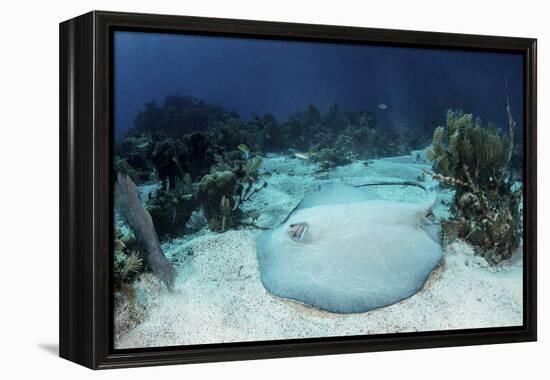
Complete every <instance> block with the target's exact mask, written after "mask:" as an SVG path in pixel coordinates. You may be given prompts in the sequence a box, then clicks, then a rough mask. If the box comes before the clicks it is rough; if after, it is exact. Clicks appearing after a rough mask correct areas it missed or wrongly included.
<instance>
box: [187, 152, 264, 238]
mask: <svg viewBox="0 0 550 380" xmlns="http://www.w3.org/2000/svg"><path fill="white" fill-rule="evenodd" d="M239 150H240V154H241V155H242V159H240V160H239V159H237V160H232V161H228V162H224V163H220V164H219V165H217V166H216V168H217V169H223V170H218V171H214V172H213V173H211V174H207V175H205V176H204V177H203V178H202V180H201V181H200V183H199V185H198V191H197V198H198V200H199V202H200V203H201V205H202V207H203V210H204V215H205V217H206V219H207V221H208V224H209V226H210V228H211V229H213V230H215V231H221V232H223V231H226V230H228V229H230V228H232V227H235V226H236V225H238V224H240V222H241V220H242V219H243V217H244V216H245V215H244V212H243V210H242V206H243V205H244V204H245V203H246V202H248V201H249V200H250V199H251V198H252V197H253V196H254V195H256V194H257V193H258V192H260V191H261V190H262V189H264V188H265V187H266V186H267V182H265V181H264V182H263V184H261V185H257V184H256V183H257V180H258V179H259V177H260V176H262V175H269V173H261V174H260V171H259V170H260V167H261V166H262V159H261V158H260V157H250V156H249V155H250V152H249V150H248V148H247V147H246V146H244V145H240V148H239Z"/></svg>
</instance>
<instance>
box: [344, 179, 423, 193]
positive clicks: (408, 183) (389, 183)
mask: <svg viewBox="0 0 550 380" xmlns="http://www.w3.org/2000/svg"><path fill="white" fill-rule="evenodd" d="M353 186H354V187H367V186H416V187H420V188H421V189H422V190H424V191H425V192H426V193H428V192H429V191H428V189H427V188H426V186H424V185H423V184H421V183H419V182H414V181H395V182H392V181H381V182H368V183H363V184H361V185H353Z"/></svg>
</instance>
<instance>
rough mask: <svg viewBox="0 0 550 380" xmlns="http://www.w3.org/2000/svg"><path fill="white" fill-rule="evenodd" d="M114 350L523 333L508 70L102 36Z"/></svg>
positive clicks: (446, 55) (514, 59) (498, 59)
mask: <svg viewBox="0 0 550 380" xmlns="http://www.w3.org/2000/svg"><path fill="white" fill-rule="evenodd" d="M114 113H115V117H114V136H115V152H114V153H115V155H114V159H113V166H114V167H113V181H114V205H115V208H114V210H113V212H114V226H113V228H114V232H113V236H114V244H113V249H114V252H113V264H114V273H113V277H114V315H113V318H114V334H115V336H114V344H115V348H117V349H120V348H140V347H159V346H177V345H193V344H208V343H226V342H242V341H265V340H276V339H285V340H286V339H298V338H313V337H329V336H348V335H366V334H389V333H397V332H414V331H430V330H431V331H433V330H451V329H472V328H485V327H505V326H518V325H522V323H523V312H522V310H523V299H522V294H523V289H522V283H523V278H522V276H523V274H522V273H523V269H522V268H523V265H522V262H523V257H522V236H523V228H522V213H523V209H522V196H523V193H522V188H523V173H522V170H523V169H522V168H523V162H522V159H523V133H522V130H523V121H522V120H523V58H522V56H521V55H519V54H511V53H499V52H481V51H463V50H441V49H423V48H405V47H384V46H374V45H372V46H371V45H364V44H363V45H352V44H337V43H325V42H305V41H280V40H262V39H245V38H236V37H235V38H231V37H214V36H197V35H175V34H155V33H142V32H115V34H114Z"/></svg>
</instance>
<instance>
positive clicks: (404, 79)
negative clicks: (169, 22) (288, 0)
mask: <svg viewBox="0 0 550 380" xmlns="http://www.w3.org/2000/svg"><path fill="white" fill-rule="evenodd" d="M114 43H115V49H114V51H115V115H116V116H115V130H116V135H117V136H122V135H123V134H124V133H125V132H126V131H127V130H128V129H130V128H131V127H132V126H133V123H134V119H135V117H136V116H137V114H138V113H139V111H140V110H142V109H143V108H144V104H145V103H146V102H149V101H151V100H155V101H156V102H157V103H162V102H163V100H164V98H165V97H166V96H169V95H174V94H181V95H190V96H193V97H196V98H199V99H202V100H204V101H205V102H208V103H215V104H218V105H220V106H222V107H223V108H225V109H227V110H231V111H235V112H237V113H238V114H239V115H240V116H241V117H242V118H244V119H247V118H249V117H250V116H251V115H252V114H264V113H270V114H272V115H274V116H275V117H276V118H278V119H284V118H285V117H286V116H287V115H288V114H289V113H291V112H294V111H296V110H298V109H302V108H304V107H306V106H308V105H310V104H311V105H315V106H316V107H317V108H319V109H320V110H321V111H326V110H327V109H328V107H329V106H330V105H332V104H338V105H339V106H340V107H341V108H342V109H344V110H358V109H366V108H367V109H370V110H371V111H373V112H375V113H376V114H377V115H378V116H379V118H381V117H383V116H384V115H383V114H384V112H383V111H384V110H382V109H380V108H378V105H380V104H384V105H386V106H387V110H389V111H391V118H392V123H393V125H395V126H397V127H402V128H414V127H415V126H418V125H422V124H423V123H427V122H433V121H434V120H435V121H436V122H439V123H441V122H443V121H444V117H445V113H446V111H447V109H456V108H458V109H463V110H464V111H465V112H469V113H474V114H476V115H478V116H480V117H481V118H482V119H483V120H484V121H485V122H491V123H493V124H496V125H506V114H505V86H504V78H505V77H508V78H509V94H510V96H511V107H512V112H513V113H514V115H516V119H517V120H518V124H519V129H521V127H522V120H521V119H522V118H521V115H522V113H523V108H522V107H523V105H522V93H523V87H522V86H523V85H522V71H523V58H522V56H521V55H520V54H513V53H497V52H479V51H456V50H455V51H450V50H434V49H419V48H401V47H381V46H367V45H346V44H333V43H314V42H300V41H276V40H257V39H244V38H229V37H206V36H191V35H171V34H154V33H140V32H116V33H115V36H114Z"/></svg>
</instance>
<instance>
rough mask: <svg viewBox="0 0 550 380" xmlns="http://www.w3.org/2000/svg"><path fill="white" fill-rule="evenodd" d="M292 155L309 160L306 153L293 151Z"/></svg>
mask: <svg viewBox="0 0 550 380" xmlns="http://www.w3.org/2000/svg"><path fill="white" fill-rule="evenodd" d="M294 157H296V158H299V159H300V160H306V161H307V160H309V156H308V155H307V153H294Z"/></svg>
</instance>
